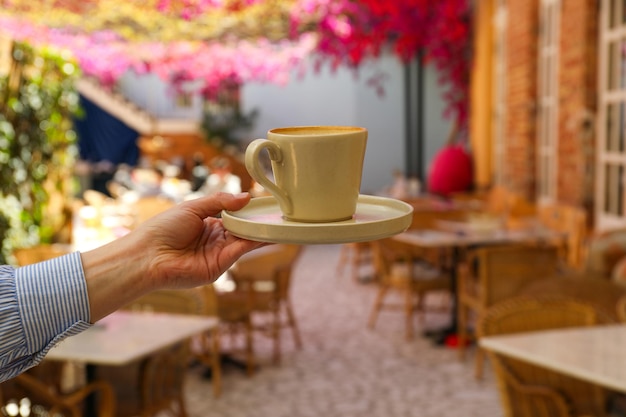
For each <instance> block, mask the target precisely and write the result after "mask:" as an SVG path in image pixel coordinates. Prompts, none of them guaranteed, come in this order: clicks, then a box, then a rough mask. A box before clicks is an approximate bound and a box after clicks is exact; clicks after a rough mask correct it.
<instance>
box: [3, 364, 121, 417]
mask: <svg viewBox="0 0 626 417" xmlns="http://www.w3.org/2000/svg"><path fill="white" fill-rule="evenodd" d="M35 368H37V367H35ZM93 395H97V396H99V406H98V408H97V409H96V410H95V411H96V412H97V414H96V415H95V416H94V417H114V416H115V415H116V414H115V410H116V409H115V397H114V395H113V390H112V388H111V386H110V385H109V384H107V383H106V382H103V381H94V382H91V383H89V384H87V385H84V386H82V387H79V388H77V389H75V390H72V391H71V392H59V391H57V390H56V389H55V387H53V386H51V385H49V384H47V383H46V382H45V381H42V380H40V379H38V378H37V377H36V376H35V375H33V374H31V373H29V372H27V373H23V374H21V375H18V376H16V377H15V378H12V379H10V380H8V381H5V382H3V383H2V384H0V404H2V406H3V407H6V406H7V405H8V404H9V403H14V404H16V405H17V406H19V405H20V404H24V400H25V399H27V401H28V403H29V404H30V410H37V411H38V413H40V414H37V415H50V416H58V417H63V416H66V417H80V416H83V413H84V407H85V401H86V400H87V398H88V397H90V396H93ZM43 410H45V414H43V413H42V411H43ZM3 411H4V410H3ZM5 415H6V414H5ZM21 415H28V414H21Z"/></svg>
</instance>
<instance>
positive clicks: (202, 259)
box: [137, 193, 265, 288]
mask: <svg viewBox="0 0 626 417" xmlns="http://www.w3.org/2000/svg"><path fill="white" fill-rule="evenodd" d="M249 201H250V194H248V193H242V194H238V195H232V194H226V193H217V194H214V195H211V196H209V197H203V198H199V199H196V200H191V201H186V202H183V203H181V204H179V205H178V206H176V207H174V208H173V209H170V210H168V211H166V212H163V213H161V214H159V215H157V216H155V217H153V218H152V219H150V220H148V221H146V222H145V223H144V224H143V225H141V226H140V227H139V228H138V230H137V232H139V233H140V235H141V237H142V239H143V240H144V242H146V246H147V249H148V253H149V256H150V265H149V267H148V269H147V271H148V272H147V276H148V278H149V279H150V280H152V284H153V285H155V286H156V287H159V288H188V287H194V286H198V285H204V284H208V283H211V282H213V281H215V280H216V279H217V278H218V277H219V276H220V275H222V274H223V273H224V272H225V271H226V270H227V269H228V268H229V267H230V266H231V265H232V264H233V263H234V262H235V261H236V260H237V259H239V257H240V256H241V255H243V254H245V253H247V252H249V251H251V250H253V249H256V248H258V247H261V246H263V245H265V244H264V243H261V242H253V241H250V240H245V239H240V238H238V237H236V236H233V235H231V234H230V233H229V232H228V231H227V230H226V229H224V226H223V225H222V220H221V219H219V218H216V217H215V216H216V215H218V214H219V213H220V212H221V211H222V210H235V211H236V210H239V209H241V208H243V207H244V206H245V205H246V204H248V202H249Z"/></svg>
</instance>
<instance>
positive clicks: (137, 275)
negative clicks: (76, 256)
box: [81, 233, 152, 322]
mask: <svg viewBox="0 0 626 417" xmlns="http://www.w3.org/2000/svg"><path fill="white" fill-rule="evenodd" d="M144 244H145V242H144ZM142 246H143V245H142V242H141V238H140V237H138V236H137V233H131V234H129V235H126V236H123V237H121V238H119V239H117V240H116V241H115V242H114V243H109V244H106V245H104V246H101V247H99V248H96V249H93V250H90V251H88V252H84V253H81V259H82V263H83V270H84V272H85V279H86V282H87V293H88V296H89V306H90V311H91V321H92V322H95V321H97V320H99V319H101V318H102V317H104V316H106V315H108V314H110V313H112V312H113V311H115V310H117V309H119V308H120V307H123V306H124V305H126V304H128V303H129V302H130V301H132V300H133V299H135V298H138V297H140V296H142V295H143V294H145V293H147V292H149V291H150V290H151V289H152V288H150V283H151V282H152V280H150V279H147V276H146V275H147V274H146V271H147V270H148V265H149V259H150V256H149V255H148V254H146V253H145V250H143V247H142Z"/></svg>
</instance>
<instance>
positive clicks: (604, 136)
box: [595, 0, 626, 231]
mask: <svg viewBox="0 0 626 417" xmlns="http://www.w3.org/2000/svg"><path fill="white" fill-rule="evenodd" d="M624 7H625V6H624V3H623V0H602V1H601V3H600V27H599V33H600V38H599V53H600V63H599V74H598V118H597V121H596V158H597V161H596V167H597V169H596V197H595V217H596V218H595V227H596V229H597V230H598V231H603V230H610V229H614V228H621V227H624V226H626V19H625V18H623V17H622V16H623V13H624ZM620 17H622V18H621V19H620Z"/></svg>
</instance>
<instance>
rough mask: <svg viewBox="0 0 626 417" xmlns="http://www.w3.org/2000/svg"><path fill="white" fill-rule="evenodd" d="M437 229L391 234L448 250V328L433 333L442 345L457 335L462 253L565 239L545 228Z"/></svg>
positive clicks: (447, 225)
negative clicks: (450, 297) (449, 322)
mask: <svg viewBox="0 0 626 417" xmlns="http://www.w3.org/2000/svg"><path fill="white" fill-rule="evenodd" d="M440 226H441V229H413V230H412V229H409V230H407V231H405V232H403V233H400V234H398V235H395V236H394V237H393V239H396V240H398V241H400V242H404V243H406V244H408V245H411V246H414V247H416V248H418V249H449V250H450V252H451V260H450V263H451V265H450V286H451V288H450V291H451V294H452V298H453V303H452V317H451V324H450V326H449V327H447V328H445V329H443V330H441V331H438V332H436V333H437V334H436V340H435V341H436V343H437V344H443V343H445V340H446V338H447V337H448V336H450V335H454V334H456V332H457V311H456V309H457V301H456V296H457V293H456V282H457V269H458V266H459V263H460V261H461V258H462V253H463V251H464V250H466V249H467V248H476V247H480V246H488V245H507V244H516V243H518V244H520V243H529V244H531V243H535V244H539V243H551V244H560V243H561V242H562V241H563V239H565V237H566V236H564V235H563V234H561V233H559V232H555V231H552V230H550V229H547V228H539V227H532V228H526V229H508V228H506V227H503V228H495V229H493V230H481V231H472V230H471V229H470V228H468V227H466V226H467V224H466V223H465V222H457V221H442V222H440Z"/></svg>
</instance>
